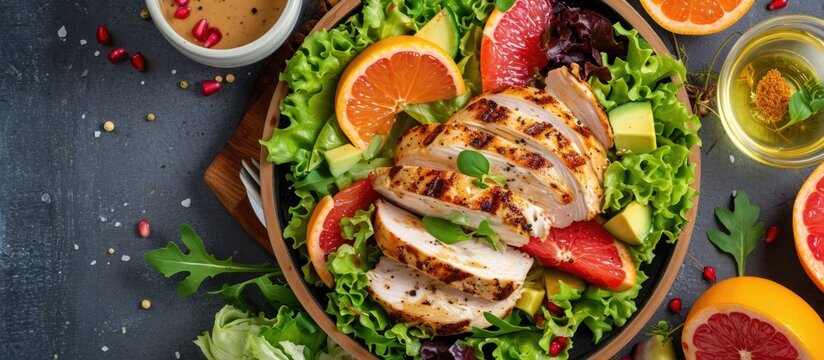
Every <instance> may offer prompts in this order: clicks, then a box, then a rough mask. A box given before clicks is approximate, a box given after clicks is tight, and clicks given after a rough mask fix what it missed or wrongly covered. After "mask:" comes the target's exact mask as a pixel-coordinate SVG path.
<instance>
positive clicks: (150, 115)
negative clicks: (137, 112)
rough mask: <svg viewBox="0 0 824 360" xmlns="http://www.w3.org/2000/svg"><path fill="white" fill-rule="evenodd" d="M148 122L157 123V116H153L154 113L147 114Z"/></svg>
mask: <svg viewBox="0 0 824 360" xmlns="http://www.w3.org/2000/svg"><path fill="white" fill-rule="evenodd" d="M146 121H155V114H153V113H148V114H146Z"/></svg>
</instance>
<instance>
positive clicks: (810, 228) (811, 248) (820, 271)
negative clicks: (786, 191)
mask: <svg viewBox="0 0 824 360" xmlns="http://www.w3.org/2000/svg"><path fill="white" fill-rule="evenodd" d="M793 234H794V236H795V251H796V252H797V253H798V259H799V260H801V265H802V266H803V267H804V270H805V271H806V272H807V275H808V276H809V277H810V280H812V281H813V282H814V283H815V284H816V285H817V286H818V288H819V289H821V291H824V163H821V165H819V166H818V168H817V169H815V171H813V173H812V174H810V177H808V178H807V181H805V182H804V185H802V186H801V190H799V191H798V195H796V197H795V205H794V206H793Z"/></svg>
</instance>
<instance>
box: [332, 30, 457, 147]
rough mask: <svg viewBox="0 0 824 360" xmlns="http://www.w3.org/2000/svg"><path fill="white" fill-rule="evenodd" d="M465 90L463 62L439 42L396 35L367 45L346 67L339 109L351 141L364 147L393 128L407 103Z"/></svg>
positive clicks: (339, 96)
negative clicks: (453, 57)
mask: <svg viewBox="0 0 824 360" xmlns="http://www.w3.org/2000/svg"><path fill="white" fill-rule="evenodd" d="M465 92H466V85H465V84H464V81H463V78H462V77H461V71H460V69H458V65H456V64H455V61H453V60H452V58H451V57H450V56H449V54H447V53H446V52H445V51H444V50H443V49H441V48H440V47H439V46H438V45H435V44H434V43H432V42H430V41H428V40H424V39H421V38H418V37H414V36H393V37H389V38H386V39H384V40H381V41H378V42H376V43H374V44H372V45H370V46H369V47H367V48H366V49H365V50H364V51H363V52H361V53H360V54H358V56H357V57H355V59H354V60H352V62H351V63H350V64H349V65H348V66H347V67H346V70H344V71H343V75H341V78H340V81H339V82H338V89H337V95H336V98H335V114H336V115H337V117H338V123H339V124H340V128H341V130H343V133H344V134H346V136H347V137H348V138H349V140H350V141H351V142H352V144H354V145H355V146H357V147H359V148H361V149H364V148H366V146H367V145H369V142H370V141H371V140H372V138H373V137H374V136H375V135H381V134H382V135H385V134H388V133H389V131H390V130H391V129H392V125H393V124H394V123H395V115H397V114H398V113H399V112H401V111H403V107H404V106H405V105H407V104H418V103H426V102H432V101H437V100H444V99H451V98H453V97H456V96H459V95H463V93H465ZM444 120H445V119H444Z"/></svg>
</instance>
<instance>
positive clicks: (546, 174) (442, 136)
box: [395, 123, 587, 227]
mask: <svg viewBox="0 0 824 360" xmlns="http://www.w3.org/2000/svg"><path fill="white" fill-rule="evenodd" d="M464 150H474V151H478V152H480V153H483V154H484V155H485V156H486V158H487V159H488V160H489V165H490V169H489V171H490V173H492V174H495V175H503V176H504V177H506V180H507V182H506V184H505V185H504V187H505V188H507V189H509V190H512V191H513V192H515V193H516V194H518V195H520V196H522V197H524V198H525V199H527V200H529V201H530V202H532V203H533V204H535V205H538V206H540V207H542V208H544V210H546V213H547V216H548V217H549V219H550V220H551V221H552V225H553V226H555V227H565V226H567V225H569V224H571V223H572V222H573V220H574V219H584V218H586V217H587V210H586V209H585V208H584V207H582V206H576V204H572V202H573V201H572V200H573V193H572V189H571V188H570V186H569V185H567V179H566V178H565V177H564V175H563V172H566V170H564V169H560V170H559V169H558V167H556V166H554V164H553V162H552V161H550V160H549V159H547V158H546V157H544V155H543V154H541V153H538V152H537V151H535V150H533V149H531V148H529V147H526V146H523V145H519V144H516V143H515V142H513V141H510V140H507V139H504V138H502V137H500V136H496V135H491V134H488V133H486V132H483V131H480V130H477V129H474V128H470V127H468V126H466V125H463V124H459V123H448V124H430V125H420V126H416V127H414V128H412V129H409V131H407V132H406V134H404V136H403V138H402V139H401V141H400V143H399V144H398V148H397V155H396V156H395V164H397V165H412V166H421V167H427V168H432V169H439V170H451V171H458V168H457V161H456V159H457V157H458V154H460V153H461V151H464Z"/></svg>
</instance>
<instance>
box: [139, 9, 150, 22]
mask: <svg viewBox="0 0 824 360" xmlns="http://www.w3.org/2000/svg"><path fill="white" fill-rule="evenodd" d="M150 17H151V16H150V15H149V10H146V9H141V10H140V18H141V19H143V20H149V18H150Z"/></svg>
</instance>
